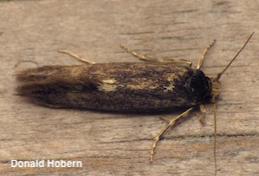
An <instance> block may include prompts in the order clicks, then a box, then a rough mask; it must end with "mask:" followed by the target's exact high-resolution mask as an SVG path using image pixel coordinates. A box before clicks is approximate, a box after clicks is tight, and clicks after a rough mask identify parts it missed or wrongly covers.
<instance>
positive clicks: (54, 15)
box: [0, 0, 259, 176]
mask: <svg viewBox="0 0 259 176" xmlns="http://www.w3.org/2000/svg"><path fill="white" fill-rule="evenodd" d="M258 6H259V4H258V2H257V1H256V0H251V1H245V0H240V1H231V0H228V1H223V0H222V1H219V0H212V1H211V0H198V1H187V0H186V1H182V0H174V1H166V0H156V1H150V0H142V1H137V0H132V1H126V0H123V1H117V0H113V1H109V0H103V1H101V0H99V1H90V0H87V1H86V0H77V1H70V0H63V1H58V0H44V1H0V12H1V15H0V24H1V25H0V32H1V36H0V58H1V61H2V62H1V64H0V70H1V74H0V80H1V85H0V117H1V119H0V124H1V128H0V173H1V175H27V174H32V175H38V174H42V173H45V174H49V175H62V174H69V175H134V176H137V175H164V176H167V175H168V176H169V175H192V176H195V175H197V176H198V175H199V176H201V175H204V176H205V175H206V176H207V175H212V173H213V172H214V168H213V166H214V164H213V137H212V135H213V117H212V115H211V113H208V114H207V118H206V121H207V125H206V126H205V127H201V126H200V124H199V122H198V120H197V119H198V118H197V117H198V115H194V116H192V118H190V119H189V120H188V121H186V122H184V123H182V124H181V125H180V126H178V127H177V128H175V129H174V130H173V131H171V132H170V133H169V134H168V135H167V136H166V140H163V141H162V142H161V143H160V144H159V146H158V150H157V152H158V153H157V154H156V155H155V161H154V163H153V164H150V163H149V152H150V147H151V144H152V137H154V136H155V135H156V134H157V133H158V132H159V131H160V129H161V128H162V127H163V126H164V125H165V123H164V121H162V120H161V119H160V118H159V117H161V116H165V117H171V116H173V115H175V114H166V115H146V116H144V115H137V114H136V115H122V114H111V113H98V112H89V111H76V110H62V109H48V108H44V107H40V106H35V105H33V104H28V103H26V102H25V101H24V100H23V99H22V98H21V97H19V96H16V95H15V89H14V88H15V86H16V82H15V79H14V73H15V69H21V68H24V67H26V66H32V67H34V65H33V64H29V63H22V64H20V65H19V66H18V67H17V68H15V67H14V66H15V65H16V64H17V63H18V62H21V61H24V60H30V61H34V62H37V63H38V64H39V65H48V64H51V65H55V64H66V65H71V64H75V63H76V64H77V63H78V62H76V61H74V60H71V59H70V58H69V57H67V56H64V55H61V54H59V53H57V50H59V49H68V50H71V51H73V52H75V53H78V54H79V55H81V56H83V57H84V58H87V59H89V60H91V61H95V62H122V61H135V58H132V56H130V55H129V54H127V53H125V52H124V51H122V50H121V49H120V47H119V44H124V45H126V46H128V47H129V48H132V49H135V50H137V51H139V52H142V53H146V54H150V55H152V56H156V57H167V58H184V59H189V58H191V59H190V60H192V61H193V62H194V63H196V62H197V58H198V57H199V56H200V55H201V53H202V51H203V49H204V48H205V47H207V45H208V44H209V43H210V42H211V41H212V40H213V39H217V44H216V45H215V47H214V48H213V49H212V50H211V51H210V53H209V56H208V59H207V60H206V63H205V69H204V70H205V72H206V73H208V74H209V75H215V74H216V73H217V72H219V71H220V70H222V69H223V66H224V65H225V64H226V63H227V62H228V61H229V60H230V59H231V57H232V56H233V55H234V53H235V52H236V51H237V50H238V49H239V48H240V47H241V45H242V44H243V42H244V41H245V39H246V37H248V35H249V34H250V33H251V32H252V31H255V32H256V34H255V37H254V38H253V39H252V41H251V43H249V45H248V47H247V48H246V49H245V50H244V51H243V53H242V54H241V55H240V57H239V59H238V60H237V61H236V62H235V63H234V64H233V66H232V68H231V69H229V70H228V71H227V72H226V75H224V76H223V77H222V78H223V79H222V85H223V87H222V94H221V99H220V101H219V107H218V111H217V121H218V133H219V137H218V150H217V154H218V167H219V174H218V175H244V176H250V175H258V174H259V167H258V165H259V128H258V126H259V121H258V116H259V108H258V104H259V100H258V98H259V97H258V95H259V80H258V74H259V69H258V68H259V62H258V48H259V44H257V42H256V41H257V39H258V35H259V34H258V33H259V31H258V29H259V23H258V22H257V21H256V20H255V19H258V18H259V12H258ZM11 159H18V160H36V159H67V160H81V161H83V168H36V169H35V168H11V167H10V160H11Z"/></svg>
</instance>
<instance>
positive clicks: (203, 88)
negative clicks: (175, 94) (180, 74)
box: [185, 70, 212, 104]
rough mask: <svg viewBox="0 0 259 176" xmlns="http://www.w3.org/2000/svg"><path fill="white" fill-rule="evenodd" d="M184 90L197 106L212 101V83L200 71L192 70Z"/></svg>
mask: <svg viewBox="0 0 259 176" xmlns="http://www.w3.org/2000/svg"><path fill="white" fill-rule="evenodd" d="M185 88H186V89H187V91H188V94H189V97H190V98H192V99H194V101H195V102H196V103H198V104H203V103H208V102H210V101H211V99H212V81H211V79H210V78H208V77H206V76H205V74H204V73H203V72H202V71H201V70H194V71H193V72H192V75H191V76H190V77H189V78H188V79H187V80H186V82H185Z"/></svg>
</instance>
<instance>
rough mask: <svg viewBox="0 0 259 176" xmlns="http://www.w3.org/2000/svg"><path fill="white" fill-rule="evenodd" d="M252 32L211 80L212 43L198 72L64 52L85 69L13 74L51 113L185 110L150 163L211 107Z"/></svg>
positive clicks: (180, 65) (184, 65)
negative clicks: (178, 130) (176, 130)
mask: <svg viewBox="0 0 259 176" xmlns="http://www.w3.org/2000/svg"><path fill="white" fill-rule="evenodd" d="M253 34H254V33H252V34H251V35H250V36H249V37H248V39H247V40H246V42H245V43H244V44H243V46H242V47H241V48H240V50H239V51H238V52H237V53H236V55H235V56H234V57H233V59H231V61H230V62H229V64H228V65H227V66H226V67H225V68H224V69H223V71H222V72H220V73H219V74H218V75H217V76H216V77H215V78H209V77H207V76H206V75H205V74H204V72H203V71H202V70H201V66H202V65H203V62H204V58H205V55H206V53H207V52H208V50H209V48H211V46H212V45H213V44H214V43H213V44H211V45H210V46H209V47H208V48H206V49H205V50H204V53H203V55H202V57H201V58H200V59H199V62H198V64H197V67H196V68H192V66H191V63H190V62H188V61H185V60H179V61H176V60H159V59H153V58H151V57H148V56H145V55H140V54H137V53H136V52H133V51H130V50H129V49H127V48H125V47H123V48H124V49H125V50H126V51H127V52H129V53H131V54H132V55H134V56H136V57H137V58H139V59H141V60H144V61H146V62H136V63H89V62H87V61H84V60H83V59H81V58H79V57H77V56H75V55H73V54H72V53H67V52H66V51H63V52H66V53H67V54H70V55H72V56H74V57H75V58H77V59H78V60H80V61H82V62H83V63H84V64H83V65H72V66H61V65H56V66H43V67H39V68H33V69H27V70H24V71H21V72H18V73H17V80H18V81H19V86H18V87H17V91H18V94H19V95H21V96H25V97H27V98H28V99H29V100H31V101H33V102H35V103H37V104H41V105H44V106H48V107H51V108H78V109H88V110H98V111H113V112H121V113H129V112H130V113H131V112H134V113H143V112H145V113H150V112H163V111H172V110H175V109H179V108H181V109H185V110H184V111H183V113H181V114H180V115H179V116H177V117H176V118H173V119H172V120H170V121H169V122H168V125H167V126H166V127H165V128H164V129H163V130H162V131H161V132H160V133H159V135H158V136H157V137H156V138H155V140H154V143H153V146H152V150H151V160H153V155H154V151H155V148H156V146H157V143H158V141H159V140H160V139H161V137H162V136H163V135H164V134H165V132H166V131H167V130H168V129H169V128H171V127H172V126H174V125H175V124H177V122H178V121H179V120H181V119H182V118H183V117H185V116H187V115H188V114H189V113H190V112H191V111H193V110H194V109H196V108H199V107H200V106H203V105H206V104H209V103H212V104H213V103H215V102H216V99H217V97H218V96H219V93H220V78H221V76H222V74H223V73H224V72H225V71H226V70H227V68H229V66H230V65H231V64H232V62H233V61H234V60H235V59H236V58H237V56H238V55H239V53H240V52H241V51H242V50H243V49H244V48H245V46H246V45H247V43H248V42H249V40H250V39H251V37H252V36H253Z"/></svg>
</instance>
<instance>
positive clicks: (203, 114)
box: [199, 105, 207, 126]
mask: <svg viewBox="0 0 259 176" xmlns="http://www.w3.org/2000/svg"><path fill="white" fill-rule="evenodd" d="M206 112H207V109H206V107H205V105H200V116H199V122H200V124H201V125H202V126H205V124H206V121H205V120H206Z"/></svg>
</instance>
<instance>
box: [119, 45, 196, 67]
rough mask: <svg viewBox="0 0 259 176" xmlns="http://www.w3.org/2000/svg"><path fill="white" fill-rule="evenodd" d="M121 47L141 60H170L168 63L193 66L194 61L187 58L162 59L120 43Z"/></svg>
mask: <svg viewBox="0 0 259 176" xmlns="http://www.w3.org/2000/svg"><path fill="white" fill-rule="evenodd" d="M120 47H121V48H122V49H123V50H125V51H126V52H127V53H129V54H131V55H133V56H134V57H136V58H138V59H139V60H141V61H145V62H168V63H175V64H183V65H188V66H191V65H192V62H190V61H188V60H185V59H179V60H175V59H162V58H154V57H151V56H148V55H145V54H140V53H137V52H135V51H133V50H130V49H129V48H127V47H125V46H123V45H120Z"/></svg>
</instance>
